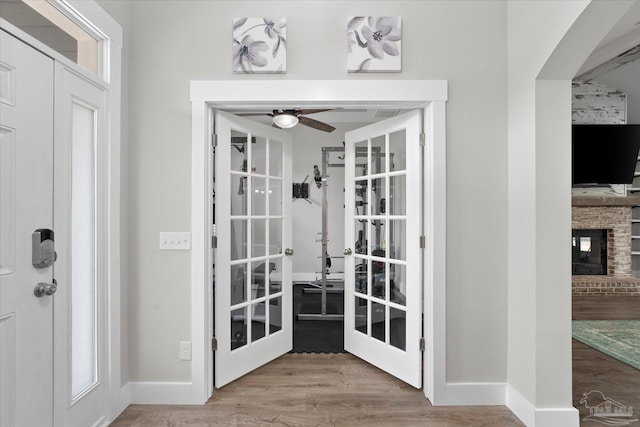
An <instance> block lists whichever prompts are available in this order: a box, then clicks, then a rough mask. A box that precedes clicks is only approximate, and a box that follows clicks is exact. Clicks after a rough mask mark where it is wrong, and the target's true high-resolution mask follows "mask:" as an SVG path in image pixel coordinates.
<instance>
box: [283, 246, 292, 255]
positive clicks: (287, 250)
mask: <svg viewBox="0 0 640 427" xmlns="http://www.w3.org/2000/svg"><path fill="white" fill-rule="evenodd" d="M284 254H285V255H286V256H291V255H293V249H289V248H287V249H285V250H284Z"/></svg>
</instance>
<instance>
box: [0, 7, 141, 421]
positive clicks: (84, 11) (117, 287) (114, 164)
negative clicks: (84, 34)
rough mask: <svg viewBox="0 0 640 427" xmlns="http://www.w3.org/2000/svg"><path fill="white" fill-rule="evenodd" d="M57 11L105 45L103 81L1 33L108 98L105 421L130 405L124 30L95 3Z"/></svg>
mask: <svg viewBox="0 0 640 427" xmlns="http://www.w3.org/2000/svg"><path fill="white" fill-rule="evenodd" d="M48 1H49V2H50V3H52V4H54V5H55V6H56V7H57V8H59V9H61V10H64V11H67V12H68V13H69V15H71V16H72V17H73V18H74V20H75V21H76V22H79V23H80V24H81V25H86V26H90V27H91V29H92V33H94V34H95V33H99V34H101V35H102V36H103V37H104V38H102V40H101V43H103V44H104V49H102V55H103V57H102V58H101V60H102V61H103V63H104V64H105V70H104V73H105V75H104V77H105V80H102V79H100V78H98V77H96V76H95V75H93V74H91V73H90V72H88V71H86V70H85V69H83V68H82V67H81V66H79V65H78V64H75V63H74V62H73V61H71V60H69V59H68V58H66V57H64V56H63V55H61V54H59V53H58V52H56V51H55V50H53V49H51V48H50V47H48V46H46V45H45V44H43V43H42V42H40V41H38V40H36V39H35V38H33V37H31V36H30V35H28V34H26V33H25V32H23V31H22V30H20V29H19V28H17V27H15V26H14V25H12V24H11V23H9V22H7V21H5V20H3V19H0V28H2V29H3V30H5V31H7V32H8V33H10V34H13V35H14V36H15V37H17V38H19V39H21V40H22V41H24V42H25V43H27V44H29V45H31V46H33V47H34V48H35V49H37V50H39V51H40V52H42V53H44V54H45V55H47V56H49V57H51V58H53V59H54V60H55V61H56V62H58V63H60V64H62V65H63V66H64V67H65V68H67V69H69V70H72V71H73V72H74V73H77V74H78V75H80V76H82V77H83V78H85V79H87V80H89V81H91V82H93V83H94V84H97V85H99V86H101V87H103V88H105V89H106V90H107V91H108V95H107V107H106V111H107V117H106V124H107V127H108V129H107V139H108V141H107V143H106V146H107V150H106V151H107V152H106V154H105V156H106V161H107V163H108V170H107V171H106V173H105V175H104V176H101V177H100V180H101V181H102V182H104V183H105V185H104V187H103V188H104V189H105V192H104V193H103V195H104V197H106V198H107V200H106V203H105V204H106V206H107V208H106V209H107V212H106V214H107V218H106V223H107V233H108V236H107V238H108V242H107V246H108V248H107V260H106V269H107V271H106V276H107V282H108V283H107V287H108V290H107V304H108V306H107V307H105V308H106V310H107V312H108V315H107V316H108V320H107V327H108V332H107V335H108V337H107V339H108V344H107V352H108V357H107V371H108V374H107V376H108V379H107V380H108V382H109V388H110V392H109V408H110V413H109V416H108V421H112V420H115V419H116V418H117V416H118V415H119V414H121V413H122V411H124V409H125V408H126V407H127V406H128V405H129V403H130V402H131V396H130V392H129V388H128V387H127V385H126V384H123V383H122V380H121V377H122V375H121V373H122V363H121V360H122V359H121V351H122V347H121V323H120V322H121V310H120V306H121V304H120V301H121V281H120V279H121V266H120V259H121V243H120V240H121V239H120V231H121V221H120V218H121V212H120V174H121V173H120V148H121V132H120V128H121V125H120V123H121V119H120V110H121V87H122V42H123V33H122V27H121V26H120V25H119V24H118V23H117V22H116V21H115V20H114V19H113V18H112V17H111V16H110V15H109V14H108V13H106V12H105V11H104V9H102V8H101V7H100V5H98V3H96V2H95V1H94V0H48Z"/></svg>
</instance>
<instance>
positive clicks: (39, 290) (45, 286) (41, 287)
mask: <svg viewBox="0 0 640 427" xmlns="http://www.w3.org/2000/svg"><path fill="white" fill-rule="evenodd" d="M57 290H58V282H56V279H53V283H44V282H40V283H38V284H37V285H36V287H35V288H34V289H33V294H34V295H35V296H37V297H38V298H40V297H43V296H45V295H49V296H50V295H53V294H55V293H56V291H57Z"/></svg>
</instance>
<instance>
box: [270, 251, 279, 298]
mask: <svg viewBox="0 0 640 427" xmlns="http://www.w3.org/2000/svg"><path fill="white" fill-rule="evenodd" d="M269 263H270V265H271V270H272V271H271V274H270V275H269V276H268V277H267V279H268V280H269V282H268V283H269V295H273V294H277V293H278V292H282V257H281V256H279V257H276V258H269Z"/></svg>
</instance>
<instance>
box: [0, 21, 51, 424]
mask: <svg viewBox="0 0 640 427" xmlns="http://www.w3.org/2000/svg"><path fill="white" fill-rule="evenodd" d="M0 55H1V56H0V425H1V426H3V427H4V426H50V425H52V422H53V326H54V323H53V302H54V297H55V296H54V295H53V294H52V291H53V288H51V287H49V288H48V289H47V290H46V292H43V293H42V294H41V296H40V297H37V296H36V295H35V293H34V288H35V287H36V286H37V285H38V284H39V283H41V284H43V285H41V286H46V285H50V284H52V283H53V266H52V265H49V264H50V263H49V262H45V263H42V264H41V267H40V268H38V267H36V266H34V265H33V260H32V233H33V232H34V231H35V230H37V229H52V228H53V78H54V77H53V75H54V68H53V67H54V63H53V60H51V59H50V58H48V57H46V56H44V55H43V54H41V53H40V52H38V51H36V50H35V49H33V48H31V47H30V46H27V45H26V44H24V43H22V42H21V41H19V40H18V39H16V38H14V37H13V36H11V35H9V34H8V33H6V32H5V31H3V30H0ZM45 234H46V233H42V234H41V235H42V236H43V237H46V236H45ZM36 263H37V262H36ZM42 289H43V290H45V289H44V288H42Z"/></svg>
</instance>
